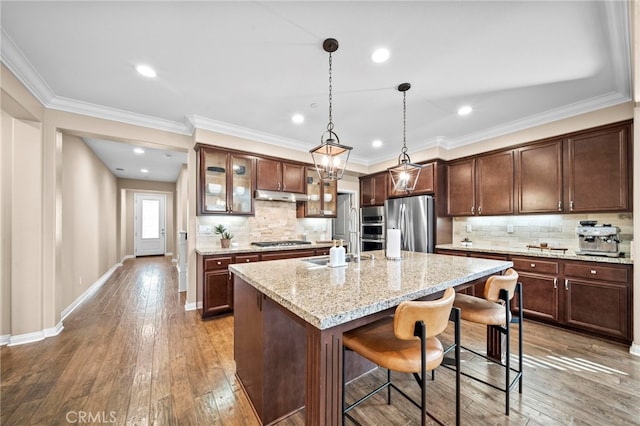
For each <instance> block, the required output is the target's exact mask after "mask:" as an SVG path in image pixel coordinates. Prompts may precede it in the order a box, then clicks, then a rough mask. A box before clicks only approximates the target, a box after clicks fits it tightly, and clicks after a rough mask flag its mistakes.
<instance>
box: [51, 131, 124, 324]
mask: <svg viewBox="0 0 640 426" xmlns="http://www.w3.org/2000/svg"><path fill="white" fill-rule="evenodd" d="M62 156H63V165H64V167H63V169H62V282H61V300H60V302H59V303H58V304H57V306H56V310H57V311H58V312H62V311H63V310H64V309H66V308H67V307H68V306H69V305H71V304H72V303H73V302H74V301H75V300H76V299H77V298H78V297H79V296H81V295H82V294H83V293H84V292H85V291H86V290H87V289H88V288H89V287H91V285H92V284H94V283H95V282H96V281H98V279H99V278H100V277H101V276H102V275H103V274H104V273H105V272H107V271H108V270H109V269H110V268H112V267H113V266H114V265H115V264H116V263H118V257H117V232H116V231H117V229H116V222H117V197H118V186H117V179H116V177H115V176H114V175H113V174H112V173H111V171H110V170H109V169H108V168H107V167H105V165H104V164H103V163H102V161H100V159H99V158H98V157H96V155H95V154H94V153H93V151H92V150H91V149H90V148H89V147H88V146H87V145H86V144H85V143H84V142H83V141H82V139H80V138H79V137H77V136H70V135H64V136H63V144H62Z"/></svg>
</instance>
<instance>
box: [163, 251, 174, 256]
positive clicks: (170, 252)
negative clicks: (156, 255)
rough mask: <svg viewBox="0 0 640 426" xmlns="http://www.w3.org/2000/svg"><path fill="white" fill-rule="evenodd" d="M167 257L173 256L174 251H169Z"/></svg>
mask: <svg viewBox="0 0 640 426" xmlns="http://www.w3.org/2000/svg"><path fill="white" fill-rule="evenodd" d="M164 255H165V256H173V252H172V251H168V252H166V253H165V254H164Z"/></svg>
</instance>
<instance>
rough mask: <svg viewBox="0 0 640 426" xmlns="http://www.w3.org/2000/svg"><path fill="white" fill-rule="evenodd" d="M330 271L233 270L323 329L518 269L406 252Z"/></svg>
mask: <svg viewBox="0 0 640 426" xmlns="http://www.w3.org/2000/svg"><path fill="white" fill-rule="evenodd" d="M370 254H373V255H374V259H373V260H371V259H362V260H361V261H360V262H359V263H356V262H348V263H347V265H346V266H343V267H339V268H330V267H328V266H326V265H325V266H321V265H317V264H314V263H311V262H309V259H317V258H318V257H316V258H306V259H300V258H298V259H285V260H273V261H268V262H256V263H246V264H237V265H230V266H229V270H230V271H231V272H232V273H234V274H236V275H237V276H238V277H240V278H242V279H243V280H244V281H246V282H247V283H249V284H250V285H252V286H253V287H255V288H256V289H257V290H258V291H260V292H262V293H263V294H265V295H266V296H268V297H269V298H271V299H272V300H274V301H275V302H276V303H279V304H280V305H282V306H284V307H285V308H286V309H288V310H289V311H291V312H293V313H294V314H296V315H298V316H299V317H300V318H302V319H304V320H305V321H307V322H308V323H310V324H312V325H314V326H315V327H317V328H319V329H326V328H330V327H334V326H336V325H339V324H342V323H345V322H348V321H351V320H353V319H356V318H361V317H363V316H366V315H370V314H373V313H376V312H380V311H383V310H385V309H388V308H392V307H394V306H397V305H399V304H400V303H401V302H403V301H405V300H414V299H418V298H420V297H424V296H427V295H429V294H433V293H437V292H439V291H441V290H444V289H446V288H448V287H451V286H455V285H459V284H464V283H467V282H470V281H473V280H475V279H478V278H482V277H484V276H487V275H491V274H495V273H499V272H500V271H502V270H504V269H506V268H509V267H511V266H513V263H512V262H507V261H499V260H489V259H477V258H471V257H460V256H446V255H439V254H433V253H418V252H402V260H399V261H394V260H387V259H386V258H385V257H384V251H382V250H380V251H373V252H367V253H366V255H370Z"/></svg>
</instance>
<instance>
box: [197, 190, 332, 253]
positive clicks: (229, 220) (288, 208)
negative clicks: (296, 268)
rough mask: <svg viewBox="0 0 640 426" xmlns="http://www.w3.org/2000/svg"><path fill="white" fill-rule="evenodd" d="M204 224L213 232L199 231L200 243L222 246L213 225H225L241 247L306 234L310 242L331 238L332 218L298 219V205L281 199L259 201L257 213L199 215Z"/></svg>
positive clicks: (200, 223) (198, 239)
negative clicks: (254, 242)
mask: <svg viewBox="0 0 640 426" xmlns="http://www.w3.org/2000/svg"><path fill="white" fill-rule="evenodd" d="M196 220H197V224H196V230H199V229H200V225H205V226H210V227H211V232H210V233H209V232H198V235H197V237H196V238H197V245H198V246H213V247H219V246H220V236H219V235H216V234H214V232H213V228H214V227H215V226H216V225H219V224H223V225H225V226H226V227H227V229H229V231H230V232H231V233H232V234H233V235H234V237H233V243H237V244H238V245H240V246H246V245H249V244H250V243H251V242H252V241H279V240H301V239H303V236H304V235H305V234H306V236H307V239H308V240H309V241H319V240H320V241H323V240H328V239H331V219H322V218H318V219H316V218H300V219H298V218H296V204H295V203H286V202H281V201H259V200H256V201H255V216H232V215H210V216H198V217H197V218H196Z"/></svg>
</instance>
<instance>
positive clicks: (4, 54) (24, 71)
mask: <svg viewBox="0 0 640 426" xmlns="http://www.w3.org/2000/svg"><path fill="white" fill-rule="evenodd" d="M0 34H1V35H2V43H0V61H2V63H3V64H4V65H5V66H6V67H7V68H8V69H9V71H11V72H12V73H13V75H15V76H16V78H17V79H18V80H19V81H20V83H22V84H23V85H24V86H25V87H26V88H27V90H29V92H31V94H32V95H33V96H35V97H36V99H38V101H39V102H40V103H41V104H42V105H44V106H45V107H46V106H47V105H48V104H49V102H51V100H52V99H53V98H54V97H55V94H54V93H53V90H51V88H50V87H49V85H48V84H47V83H46V82H45V80H44V78H42V76H41V75H40V73H38V71H37V70H36V69H35V67H34V66H33V65H32V64H31V62H29V60H28V59H27V57H26V56H24V54H23V53H22V51H21V50H20V49H19V48H18V46H16V44H15V43H14V42H13V39H12V38H11V37H9V34H7V33H6V31H5V30H4V28H2V29H1V31H0Z"/></svg>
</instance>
